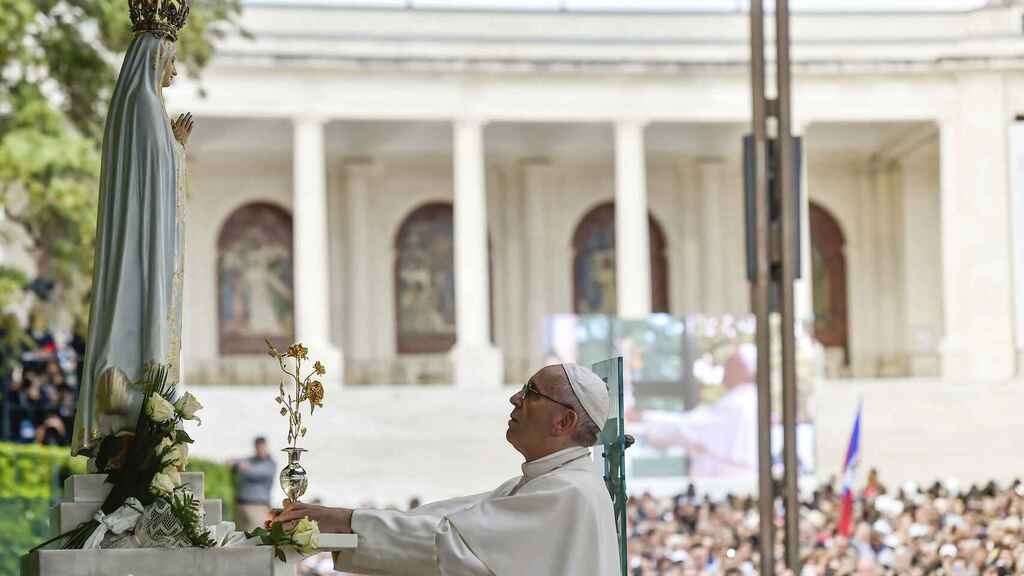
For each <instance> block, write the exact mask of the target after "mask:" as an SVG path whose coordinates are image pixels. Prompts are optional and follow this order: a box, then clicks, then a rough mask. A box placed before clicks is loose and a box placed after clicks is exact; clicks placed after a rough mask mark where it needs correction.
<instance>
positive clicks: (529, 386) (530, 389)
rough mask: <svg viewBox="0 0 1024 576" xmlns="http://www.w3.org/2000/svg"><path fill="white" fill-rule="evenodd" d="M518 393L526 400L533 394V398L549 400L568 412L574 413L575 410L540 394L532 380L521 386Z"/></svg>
mask: <svg viewBox="0 0 1024 576" xmlns="http://www.w3.org/2000/svg"><path fill="white" fill-rule="evenodd" d="M520 392H522V393H523V398H526V397H527V396H529V395H530V394H533V395H535V396H540V397H541V398H545V399H547V400H550V401H552V402H554V403H555V404H558V405H559V406H564V407H566V408H568V409H569V410H572V411H573V412H575V411H576V409H575V408H573V407H572V406H569V405H568V404H566V403H565V402H559V401H558V400H555V399H554V398H552V397H551V396H548V395H547V394H545V393H543V392H541V391H540V390H537V386H536V385H535V384H534V383H533V380H530V381H529V382H527V383H526V384H523V389H522V390H521V391H520Z"/></svg>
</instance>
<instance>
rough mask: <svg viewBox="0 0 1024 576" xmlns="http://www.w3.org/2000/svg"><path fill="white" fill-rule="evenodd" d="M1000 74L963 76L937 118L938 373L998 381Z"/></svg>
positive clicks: (1007, 365)
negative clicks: (940, 337) (951, 103)
mask: <svg viewBox="0 0 1024 576" xmlns="http://www.w3.org/2000/svg"><path fill="white" fill-rule="evenodd" d="M1004 91H1005V87H1004V86H1003V79H1002V77H1001V76H1000V75H998V74H994V73H993V74H966V75H964V76H962V77H961V78H960V79H959V95H958V96H959V97H958V99H957V102H956V104H955V105H954V106H951V107H950V109H949V110H948V111H947V113H946V114H945V115H944V117H943V118H942V121H941V124H940V134H939V145H940V162H941V187H942V199H941V211H942V278H943V286H942V288H943V292H944V299H943V300H944V306H943V312H944V318H943V322H944V334H943V344H942V374H943V377H944V378H946V379H949V380H959V381H964V380H975V379H977V380H1003V379H1007V378H1009V377H1010V376H1012V375H1013V373H1014V368H1015V366H1014V364H1015V358H1014V356H1015V354H1014V350H1013V320H1012V319H1013V295H1012V292H1011V290H1012V285H1013V283H1012V281H1011V278H1012V276H1011V266H1010V262H1011V258H1010V237H1011V230H1010V217H1009V214H1010V208H1011V206H1010V190H1009V184H1008V174H1009V167H1008V164H1007V125H1008V122H1007V120H1008V118H1007V114H1006V105H1005V101H1004Z"/></svg>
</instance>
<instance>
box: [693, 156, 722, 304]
mask: <svg viewBox="0 0 1024 576" xmlns="http://www.w3.org/2000/svg"><path fill="white" fill-rule="evenodd" d="M696 168H697V182H698V186H699V187H700V188H699V189H700V232H701V238H700V239H701V244H702V245H703V246H702V248H703V249H702V250H701V259H700V261H701V269H700V276H699V278H700V286H701V290H700V293H701V304H702V306H701V308H700V311H701V312H703V313H705V314H722V313H724V312H725V311H726V310H727V308H728V306H727V304H726V294H727V292H728V286H727V284H726V282H727V280H726V276H725V268H726V267H725V266H724V265H723V264H724V254H723V252H722V233H723V232H724V230H723V225H722V221H723V219H722V207H721V194H722V161H721V160H720V159H717V158H701V159H699V160H698V161H697V166H696Z"/></svg>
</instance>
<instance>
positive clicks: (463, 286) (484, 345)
mask: <svg viewBox="0 0 1024 576" xmlns="http://www.w3.org/2000/svg"><path fill="white" fill-rule="evenodd" d="M454 132H455V133H454V139H453V142H454V154H453V157H454V170H455V178H454V181H455V209H454V212H455V324H456V327H455V333H456V342H455V347H454V349H453V350H452V361H453V364H454V376H455V385H456V386H459V387H465V388H474V387H485V388H486V387H497V386H501V385H502V384H503V380H504V373H505V371H504V366H503V362H502V356H501V352H500V351H499V350H498V349H497V348H496V347H494V345H493V344H491V299H490V286H489V284H490V274H489V266H488V238H487V194H486V189H485V180H484V145H483V123H481V122H480V121H479V120H475V119H459V120H457V121H456V122H455V125H454Z"/></svg>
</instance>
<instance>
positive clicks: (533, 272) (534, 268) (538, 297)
mask: <svg viewBox="0 0 1024 576" xmlns="http://www.w3.org/2000/svg"><path fill="white" fill-rule="evenodd" d="M520 169H521V172H522V186H523V221H524V225H523V228H522V229H521V230H520V234H522V236H523V242H524V243H525V247H524V251H523V252H524V256H525V262H524V265H523V269H524V270H525V273H526V274H525V278H526V281H525V282H524V283H523V294H524V298H525V301H526V327H525V329H524V333H525V335H526V341H525V346H524V348H523V350H525V351H526V353H527V355H528V359H529V360H528V363H529V365H530V367H531V368H537V367H539V365H540V363H541V361H542V360H543V357H544V354H545V352H547V351H546V350H544V317H545V316H546V315H547V314H548V313H549V311H550V310H549V309H550V306H549V303H548V285H549V284H548V281H549V277H548V276H549V275H548V274H547V273H546V270H547V262H548V251H549V249H550V246H549V242H551V239H550V238H548V235H549V234H548V226H547V218H546V217H547V214H548V210H547V204H546V200H547V196H546V195H545V193H546V191H547V189H548V186H549V184H550V178H551V169H552V168H551V164H550V161H549V160H548V159H546V158H536V159H530V160H525V161H523V163H522V164H521V166H520ZM570 265H571V264H570ZM571 289H572V287H571V286H570V290H571Z"/></svg>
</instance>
